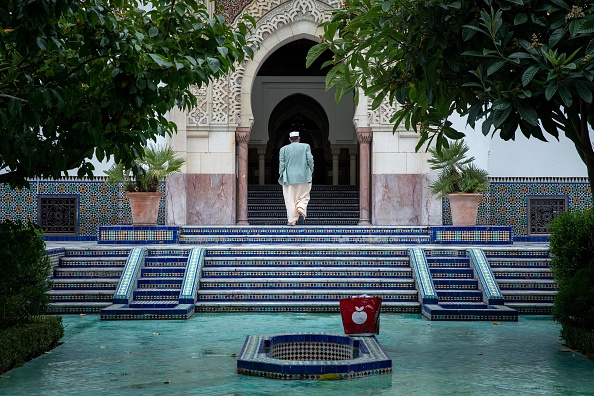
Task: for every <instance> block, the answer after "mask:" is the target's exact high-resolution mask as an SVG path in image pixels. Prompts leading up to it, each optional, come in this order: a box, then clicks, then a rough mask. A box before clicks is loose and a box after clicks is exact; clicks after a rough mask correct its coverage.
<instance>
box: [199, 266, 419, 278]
mask: <svg viewBox="0 0 594 396" xmlns="http://www.w3.org/2000/svg"><path fill="white" fill-rule="evenodd" d="M268 276H279V277H285V278H292V277H298V278H304V277H309V278H322V277H324V278H325V277H332V278H353V277H356V278H363V277H365V278H371V277H382V278H410V277H411V276H412V270H411V269H410V267H404V268H395V269H394V268H360V267H357V268H352V267H313V266H312V267H307V268H304V267H302V266H282V267H281V266H279V267H273V266H267V267H265V268H262V267H255V266H254V267H248V266H245V267H243V266H241V267H225V268H221V267H210V266H204V267H203V269H202V278H203V279H207V278H212V277H218V278H232V277H241V278H258V279H260V278H265V277H268Z"/></svg>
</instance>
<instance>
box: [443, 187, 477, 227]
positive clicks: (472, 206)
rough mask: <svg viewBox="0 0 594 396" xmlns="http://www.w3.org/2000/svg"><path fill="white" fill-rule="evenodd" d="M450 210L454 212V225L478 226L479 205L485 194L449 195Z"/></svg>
mask: <svg viewBox="0 0 594 396" xmlns="http://www.w3.org/2000/svg"><path fill="white" fill-rule="evenodd" d="M447 197H448V199H449V200H450V209H451V211H452V225H455V226H473V225H476V215H477V213H478V205H479V202H480V201H481V199H483V194H448V195H447Z"/></svg>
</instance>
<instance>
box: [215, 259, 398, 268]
mask: <svg viewBox="0 0 594 396" xmlns="http://www.w3.org/2000/svg"><path fill="white" fill-rule="evenodd" d="M220 267H225V268H220ZM227 267H230V268H234V269H237V270H241V269H243V268H245V267H248V268H261V269H262V270H265V271H269V270H272V268H288V267H290V268H294V267H295V268H298V269H303V270H304V271H305V270H307V271H314V270H317V269H320V270H325V269H335V268H345V270H349V271H354V270H358V269H364V270H365V271H370V270H371V271H373V270H374V269H377V270H378V271H383V270H385V269H391V270H393V269H398V270H401V269H406V270H409V269H410V264H409V260H408V258H396V259H388V258H375V257H370V258H360V257H353V258H343V257H321V258H319V259H311V258H300V257H296V258H291V259H286V258H278V259H275V258H270V257H249V258H248V257H225V258H209V257H206V258H205V260H204V270H209V269H210V268H212V269H220V270H229V269H230V268H227ZM352 267H356V268H352ZM367 267H370V268H367Z"/></svg>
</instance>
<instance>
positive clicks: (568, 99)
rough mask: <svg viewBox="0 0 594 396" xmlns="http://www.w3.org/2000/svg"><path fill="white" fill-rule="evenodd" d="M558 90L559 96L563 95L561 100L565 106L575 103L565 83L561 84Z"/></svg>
mask: <svg viewBox="0 0 594 396" xmlns="http://www.w3.org/2000/svg"><path fill="white" fill-rule="evenodd" d="M557 91H558V92H559V96H561V100H562V101H563V104H564V105H565V107H571V105H572V104H573V98H572V97H571V92H570V91H569V89H567V87H565V86H564V85H561V84H559V86H558V89H557Z"/></svg>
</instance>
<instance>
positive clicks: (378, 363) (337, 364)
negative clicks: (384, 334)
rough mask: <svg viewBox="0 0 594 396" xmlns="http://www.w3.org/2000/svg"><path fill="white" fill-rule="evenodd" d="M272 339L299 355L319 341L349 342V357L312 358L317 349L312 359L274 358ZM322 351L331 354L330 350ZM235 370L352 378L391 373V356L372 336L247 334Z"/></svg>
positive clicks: (267, 374) (283, 375)
mask: <svg viewBox="0 0 594 396" xmlns="http://www.w3.org/2000/svg"><path fill="white" fill-rule="evenodd" d="M276 343H279V344H287V345H283V348H284V349H288V350H293V351H299V353H297V355H298V356H300V357H302V356H303V355H307V354H308V351H312V352H313V349H316V348H315V347H316V346H317V345H319V344H335V345H338V346H340V345H346V346H350V348H351V350H352V356H353V357H352V358H351V359H340V358H337V359H333V360H316V359H315V358H316V357H321V356H320V355H319V353H312V355H311V356H313V357H314V359H308V360H293V359H276V358H273V357H271V352H273V349H274V348H275V344H276ZM314 344H315V345H314ZM312 345H313V347H312ZM302 352H303V353H302ZM326 353H327V354H329V355H332V354H333V353H332V351H330V350H328V351H326ZM289 354H290V353H289ZM334 355H336V354H334ZM339 355H342V354H339ZM336 357H342V356H338V355H337V356H336ZM237 372H238V373H239V374H244V375H252V376H261V377H267V378H275V379H285V380H289V379H319V378H320V376H322V375H324V374H330V373H331V374H335V375H337V376H339V377H340V378H341V379H353V378H359V377H365V376H370V375H378V374H389V373H391V372H392V359H390V358H389V357H388V356H387V355H386V353H385V352H384V351H383V349H382V348H381V346H380V344H379V342H378V341H377V339H376V338H375V337H350V336H344V335H340V334H333V333H288V334H276V335H274V334H273V335H252V336H247V338H246V340H245V343H244V345H243V348H242V350H241V353H240V354H239V356H238V358H237Z"/></svg>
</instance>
